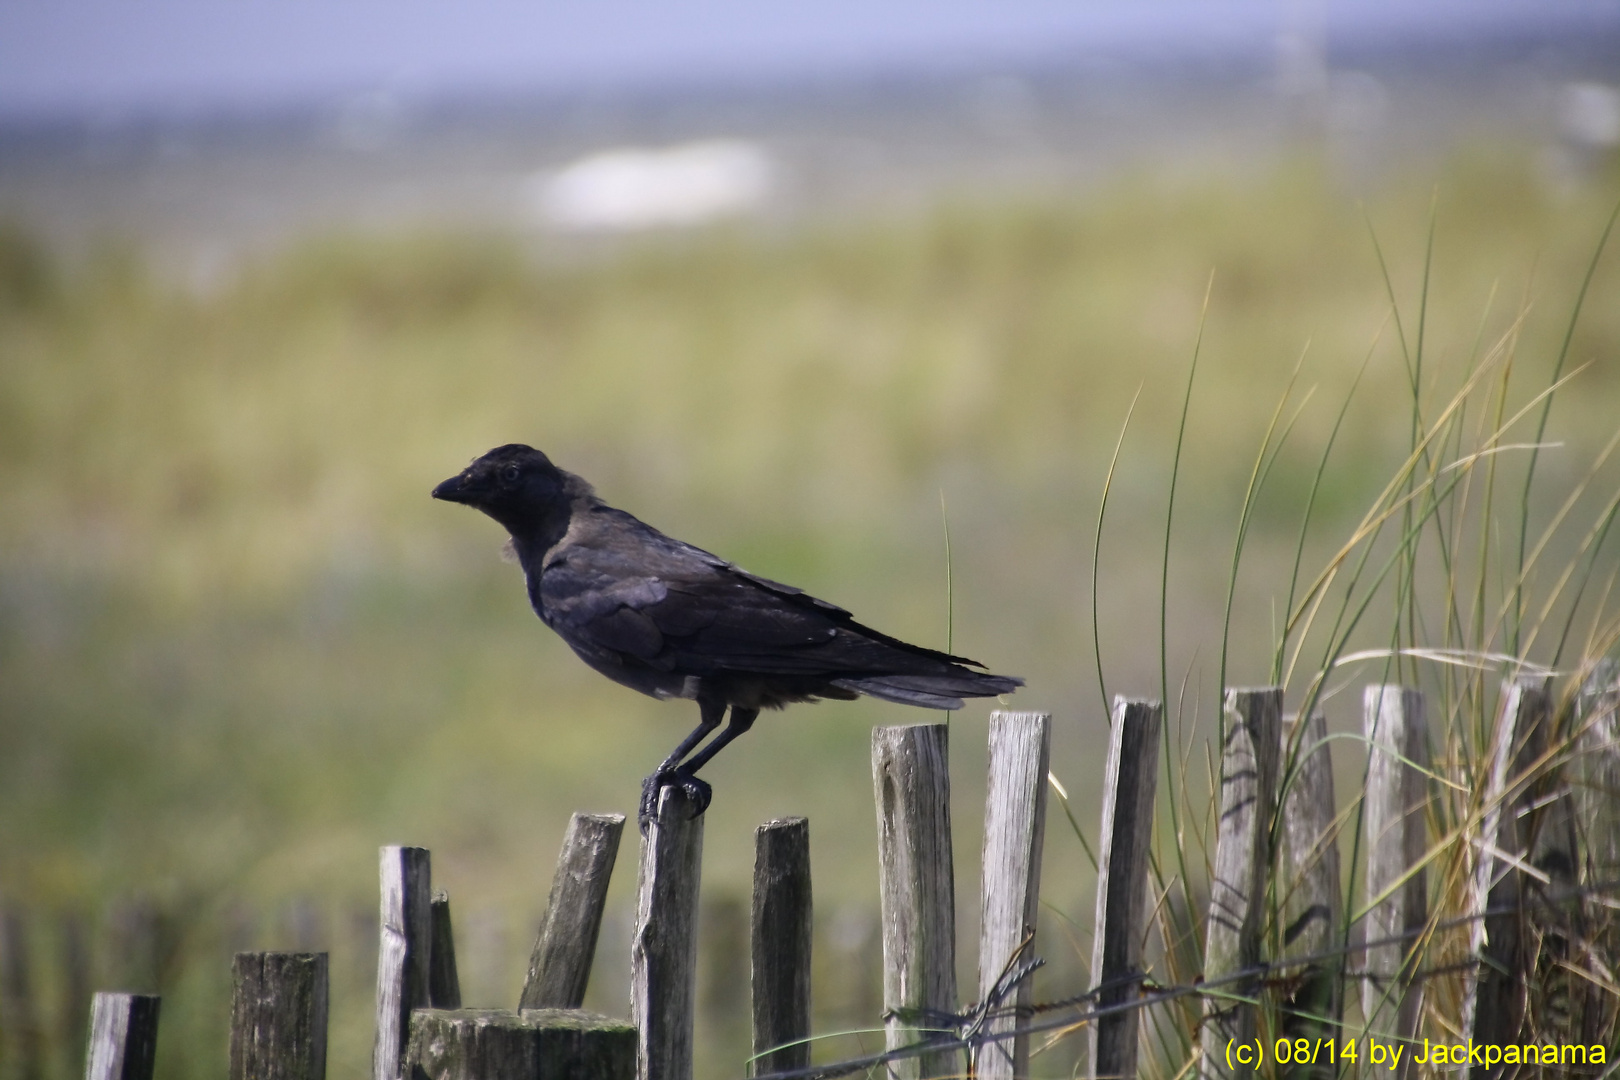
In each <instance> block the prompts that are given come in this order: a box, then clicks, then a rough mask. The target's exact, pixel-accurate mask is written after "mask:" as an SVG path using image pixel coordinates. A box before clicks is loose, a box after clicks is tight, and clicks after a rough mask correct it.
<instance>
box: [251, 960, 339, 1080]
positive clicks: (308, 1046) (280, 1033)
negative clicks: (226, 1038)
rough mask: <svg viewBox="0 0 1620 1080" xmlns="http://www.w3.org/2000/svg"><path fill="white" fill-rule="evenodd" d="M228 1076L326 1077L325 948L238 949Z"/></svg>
mask: <svg viewBox="0 0 1620 1080" xmlns="http://www.w3.org/2000/svg"><path fill="white" fill-rule="evenodd" d="M231 982H232V983H233V984H234V990H233V993H232V995H231V1071H230V1080H324V1078H325V1076H326V1019H327V992H328V985H329V984H328V978H327V959H326V953H237V954H236V959H235V960H234V961H233V962H232V964H231Z"/></svg>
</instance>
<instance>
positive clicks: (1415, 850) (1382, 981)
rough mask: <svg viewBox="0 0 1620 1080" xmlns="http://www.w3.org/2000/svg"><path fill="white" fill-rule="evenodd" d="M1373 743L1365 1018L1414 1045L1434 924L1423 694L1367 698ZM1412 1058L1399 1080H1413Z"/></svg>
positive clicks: (1371, 1026) (1398, 689) (1369, 693)
mask: <svg viewBox="0 0 1620 1080" xmlns="http://www.w3.org/2000/svg"><path fill="white" fill-rule="evenodd" d="M1362 717H1363V719H1362V730H1363V731H1364V733H1365V734H1366V738H1367V796H1366V804H1365V808H1364V812H1363V814H1362V821H1363V827H1364V830H1365V836H1366V846H1367V888H1366V901H1365V903H1366V906H1367V919H1366V923H1365V924H1364V925H1365V930H1364V932H1363V937H1364V940H1366V941H1370V942H1383V944H1373V945H1369V946H1368V947H1367V950H1366V965H1365V966H1366V971H1367V978H1366V981H1365V982H1363V983H1362V986H1361V1012H1362V1016H1363V1017H1364V1018H1365V1020H1366V1024H1367V1033H1368V1035H1369V1036H1371V1035H1373V1034H1376V1035H1378V1036H1379V1037H1383V1038H1389V1037H1394V1038H1396V1039H1400V1040H1402V1041H1404V1042H1406V1043H1407V1044H1408V1045H1411V1040H1413V1039H1414V1038H1415V1037H1416V1035H1417V1031H1418V1021H1419V1019H1420V1017H1421V1015H1422V1011H1423V985H1422V983H1421V982H1419V981H1417V980H1416V979H1415V978H1414V976H1415V974H1416V966H1417V961H1418V957H1419V956H1420V955H1421V953H1422V948H1421V946H1422V944H1423V943H1422V941H1421V940H1419V938H1418V937H1417V936H1416V935H1417V934H1419V933H1420V932H1421V931H1422V929H1423V926H1424V924H1425V923H1426V922H1427V921H1428V918H1429V908H1428V902H1429V900H1428V897H1429V890H1428V878H1427V871H1426V870H1424V869H1414V868H1415V867H1417V865H1418V863H1420V862H1421V861H1422V859H1423V855H1424V852H1425V851H1426V850H1427V848H1428V802H1429V782H1428V777H1427V776H1425V775H1424V771H1423V770H1425V769H1426V768H1428V765H1429V729H1428V711H1427V708H1426V706H1425V703H1424V698H1423V695H1422V694H1421V693H1419V692H1418V691H1417V690H1413V689H1411V688H1409V687H1404V686H1399V685H1397V684H1394V683H1390V684H1378V685H1373V686H1369V687H1367V688H1366V690H1365V691H1363V694H1362ZM1412 1056H1413V1054H1412V1053H1411V1052H1408V1053H1407V1054H1406V1055H1404V1056H1403V1058H1402V1059H1401V1064H1400V1070H1399V1076H1400V1078H1402V1080H1404V1077H1406V1076H1408V1075H1410V1074H1411V1073H1412V1071H1413V1069H1414V1068H1415V1066H1413V1065H1412Z"/></svg>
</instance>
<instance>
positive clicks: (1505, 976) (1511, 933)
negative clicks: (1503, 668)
mask: <svg viewBox="0 0 1620 1080" xmlns="http://www.w3.org/2000/svg"><path fill="white" fill-rule="evenodd" d="M1549 682H1550V680H1549V679H1547V678H1545V677H1543V676H1539V675H1527V676H1519V677H1518V678H1516V679H1513V680H1512V681H1511V682H1509V683H1507V684H1505V685H1504V686H1503V688H1502V708H1501V712H1500V713H1499V714H1498V716H1497V720H1496V724H1495V727H1494V730H1493V732H1492V738H1491V743H1490V755H1491V756H1490V762H1491V771H1490V775H1489V776H1488V777H1487V779H1486V786H1485V791H1484V796H1483V799H1484V801H1483V804H1482V805H1483V814H1482V821H1481V825H1480V834H1479V840H1480V841H1481V842H1480V844H1479V845H1478V848H1477V849H1476V860H1477V861H1476V862H1475V865H1474V878H1473V882H1472V888H1471V890H1470V898H1469V903H1470V905H1471V907H1472V909H1473V911H1474V912H1476V913H1479V914H1483V915H1485V917H1484V918H1482V919H1476V920H1475V921H1474V922H1473V923H1472V925H1471V928H1470V929H1471V931H1472V932H1471V934H1470V939H1471V941H1470V948H1469V953H1470V954H1471V955H1475V956H1478V957H1479V968H1478V973H1477V974H1476V975H1475V976H1474V977H1473V978H1471V979H1469V980H1468V981H1467V983H1466V984H1465V987H1464V996H1463V1016H1462V1021H1463V1030H1464V1031H1467V1032H1469V1033H1470V1034H1471V1035H1472V1037H1473V1039H1474V1041H1475V1042H1481V1043H1484V1042H1495V1043H1501V1042H1511V1041H1514V1040H1515V1039H1516V1037H1517V1035H1518V1033H1519V1028H1520V1025H1521V1023H1522V1022H1523V1019H1524V1004H1525V1002H1524V984H1525V979H1524V969H1525V966H1526V964H1527V962H1528V957H1527V956H1526V949H1525V941H1524V935H1523V933H1522V925H1521V919H1522V918H1523V915H1522V913H1521V912H1520V910H1519V905H1520V901H1521V900H1522V899H1523V897H1524V882H1523V872H1522V871H1520V870H1519V869H1518V868H1517V867H1515V866H1513V865H1512V864H1511V863H1510V862H1508V860H1507V859H1502V858H1500V857H1498V856H1497V855H1496V854H1495V853H1496V852H1498V851H1500V852H1503V853H1505V854H1506V855H1508V856H1509V857H1511V858H1512V859H1513V860H1516V861H1518V862H1521V863H1522V862H1524V861H1525V858H1526V856H1527V855H1528V854H1529V843H1528V840H1529V835H1528V823H1527V822H1526V821H1525V819H1524V816H1523V814H1522V813H1521V811H1524V810H1526V809H1527V808H1528V807H1527V804H1528V803H1529V802H1530V801H1532V800H1533V789H1532V785H1531V784H1530V783H1528V782H1527V777H1526V773H1527V772H1528V771H1529V769H1530V768H1531V766H1532V765H1533V764H1534V763H1535V762H1536V761H1537V760H1538V759H1540V758H1541V757H1542V755H1543V753H1544V752H1545V750H1546V745H1547V736H1548V730H1547V729H1548V728H1549V726H1550V725H1551V721H1552V697H1551V695H1550V694H1549V693H1548V683H1549ZM1487 912H1494V914H1485V913H1487ZM1499 1071H1500V1067H1499V1066H1498V1067H1496V1068H1494V1069H1493V1068H1491V1067H1488V1066H1485V1065H1476V1066H1475V1067H1474V1068H1473V1069H1471V1070H1470V1072H1471V1073H1472V1075H1474V1076H1475V1077H1484V1076H1488V1075H1490V1074H1491V1073H1493V1072H1499Z"/></svg>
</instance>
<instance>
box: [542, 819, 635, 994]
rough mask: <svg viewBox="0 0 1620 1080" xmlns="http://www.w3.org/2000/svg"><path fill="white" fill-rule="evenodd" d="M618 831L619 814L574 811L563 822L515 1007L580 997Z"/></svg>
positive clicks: (621, 821)
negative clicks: (543, 911) (559, 848)
mask: <svg viewBox="0 0 1620 1080" xmlns="http://www.w3.org/2000/svg"><path fill="white" fill-rule="evenodd" d="M623 833H624V815H623V814H575V815H574V816H573V818H572V819H571V820H570V821H569V822H568V832H567V833H566V834H565V835H564V836H563V844H562V852H561V853H560V854H559V855H558V856H557V872H556V875H555V876H554V877H553V878H552V879H551V897H550V899H549V900H548V901H547V903H546V914H545V917H544V918H543V919H542V920H541V922H540V933H539V934H538V935H537V936H536V938H535V942H534V953H533V954H532V956H531V957H530V959H529V975H528V978H527V979H525V980H524V983H523V996H522V998H521V1001H520V1004H519V1007H520V1008H524V1009H545V1008H551V1009H577V1008H579V1007H580V1005H581V1004H582V1003H583V1002H584V1001H585V988H586V986H587V985H588V984H589V982H590V977H591V962H592V960H593V959H594V958H595V956H596V942H597V938H598V937H599V936H600V935H601V932H602V911H603V909H604V907H605V906H606V904H607V889H608V882H609V880H610V879H611V878H612V877H613V864H614V862H615V861H616V860H617V859H618V856H619V838H620V836H621V835H622V834H623Z"/></svg>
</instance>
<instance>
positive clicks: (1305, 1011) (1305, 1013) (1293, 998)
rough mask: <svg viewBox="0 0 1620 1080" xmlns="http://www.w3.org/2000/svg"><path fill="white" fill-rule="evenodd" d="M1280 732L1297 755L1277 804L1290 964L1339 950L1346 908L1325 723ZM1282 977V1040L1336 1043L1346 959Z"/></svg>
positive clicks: (1322, 1074)
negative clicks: (1287, 985) (1288, 986)
mask: <svg viewBox="0 0 1620 1080" xmlns="http://www.w3.org/2000/svg"><path fill="white" fill-rule="evenodd" d="M1283 727H1284V735H1283V746H1284V750H1285V751H1286V747H1287V745H1288V744H1289V743H1290V742H1293V744H1294V745H1295V746H1296V747H1297V753H1298V756H1297V758H1296V760H1297V763H1298V764H1297V766H1296V769H1295V772H1294V776H1293V782H1292V783H1291V784H1290V785H1289V786H1288V790H1287V793H1286V794H1285V795H1284V797H1283V804H1282V807H1283V809H1282V814H1283V822H1282V842H1283V849H1284V851H1285V853H1286V858H1285V859H1283V860H1282V866H1283V867H1284V874H1285V877H1284V878H1283V883H1282V884H1283V891H1282V904H1281V907H1282V918H1283V924H1282V955H1283V957H1284V959H1293V958H1296V957H1304V956H1319V955H1322V954H1325V953H1329V952H1332V951H1333V950H1334V948H1335V947H1336V946H1337V945H1338V944H1339V942H1338V941H1336V940H1335V939H1334V932H1335V931H1336V930H1338V929H1339V925H1340V920H1341V917H1342V915H1343V908H1344V901H1343V899H1342V897H1341V896H1340V894H1339V838H1338V832H1337V830H1336V828H1335V826H1334V819H1335V818H1336V817H1337V815H1338V807H1337V805H1335V803H1334V799H1333V757H1332V754H1331V753H1330V752H1329V743H1328V741H1327V717H1326V716H1324V715H1323V714H1322V713H1316V714H1314V715H1313V716H1312V717H1311V718H1310V721H1309V722H1308V723H1301V722H1300V719H1299V717H1297V716H1295V717H1290V718H1288V719H1286V720H1285V721H1284V724H1283ZM1296 732H1297V734H1296ZM1286 975H1287V977H1288V979H1289V980H1290V981H1291V982H1293V983H1294V984H1295V985H1296V986H1297V989H1295V990H1294V991H1293V993H1291V994H1289V995H1288V996H1287V998H1286V999H1285V1000H1284V1001H1283V1002H1282V1003H1281V1005H1282V1011H1283V1016H1282V1033H1283V1035H1284V1036H1285V1037H1287V1038H1291V1039H1296V1038H1306V1039H1309V1040H1310V1041H1311V1043H1312V1044H1313V1045H1315V1044H1316V1043H1317V1041H1318V1040H1320V1039H1323V1038H1326V1039H1337V1038H1338V1035H1339V1021H1340V1018H1341V1017H1342V1015H1343V1010H1344V959H1343V958H1342V957H1334V958H1333V959H1330V960H1318V961H1315V962H1312V963H1310V964H1309V965H1307V966H1305V967H1303V968H1290V969H1288V971H1287V972H1286ZM1407 1056H1408V1057H1409V1056H1410V1055H1407ZM1334 1057H1335V1058H1336V1055H1335V1056H1334ZM1336 1072H1337V1067H1336V1066H1335V1065H1334V1064H1333V1063H1332V1061H1331V1060H1330V1058H1329V1055H1326V1054H1322V1055H1318V1056H1317V1060H1316V1064H1314V1065H1312V1064H1310V1063H1309V1062H1296V1063H1295V1064H1294V1065H1293V1066H1291V1067H1290V1068H1288V1069H1285V1070H1284V1075H1285V1076H1288V1077H1292V1078H1305V1077H1319V1078H1322V1080H1331V1078H1332V1077H1333V1076H1334V1075H1335V1073H1336Z"/></svg>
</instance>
